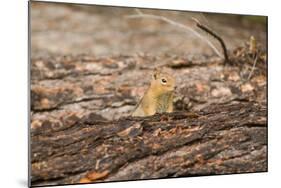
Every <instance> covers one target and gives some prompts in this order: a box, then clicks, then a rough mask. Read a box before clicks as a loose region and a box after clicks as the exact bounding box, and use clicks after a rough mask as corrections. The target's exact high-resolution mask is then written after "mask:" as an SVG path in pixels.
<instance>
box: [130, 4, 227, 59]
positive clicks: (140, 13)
mask: <svg viewBox="0 0 281 188" xmlns="http://www.w3.org/2000/svg"><path fill="white" fill-rule="evenodd" d="M137 12H138V14H134V15H129V16H126V18H129V19H135V18H150V19H155V20H161V21H164V22H166V23H169V24H171V25H173V26H176V27H179V28H181V29H184V30H185V31H187V32H189V33H190V32H191V33H192V34H194V35H195V36H197V37H198V38H200V39H202V40H203V41H204V42H206V43H207V44H208V45H209V46H210V47H211V48H212V49H213V50H214V52H215V53H216V54H217V55H218V56H219V57H221V58H223V55H222V54H221V53H220V51H219V50H218V49H217V48H216V47H215V46H214V45H213V44H212V42H211V41H210V40H208V39H207V38H204V37H203V36H202V35H201V34H200V33H198V32H197V31H195V30H194V29H192V28H191V27H188V26H186V25H183V24H181V23H178V22H176V21H173V20H171V19H168V18H166V17H164V16H157V15H153V14H144V13H142V12H141V11H140V10H138V9H137Z"/></svg>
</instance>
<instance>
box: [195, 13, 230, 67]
mask: <svg viewBox="0 0 281 188" xmlns="http://www.w3.org/2000/svg"><path fill="white" fill-rule="evenodd" d="M193 20H194V21H195V22H196V26H197V27H198V28H200V29H202V30H203V31H205V32H207V33H209V34H210V35H211V36H213V37H214V38H215V39H217V40H218V41H219V42H220V44H221V47H222V49H223V54H224V63H227V62H229V58H228V54H227V49H226V46H225V43H224V41H223V39H222V38H221V37H220V36H219V35H218V34H216V33H215V32H214V31H212V30H211V29H209V28H207V27H206V26H204V25H203V24H201V23H200V22H199V21H198V20H197V19H195V18H193Z"/></svg>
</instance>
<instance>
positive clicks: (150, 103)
mask: <svg viewBox="0 0 281 188" xmlns="http://www.w3.org/2000/svg"><path fill="white" fill-rule="evenodd" d="M174 89H175V78H174V77H173V76H171V75H170V74H168V73H167V72H163V71H162V72H161V71H159V70H155V71H154V73H153V77H152V81H151V83H150V86H149V88H148V90H147V91H146V92H145V94H144V96H143V98H142V99H141V101H140V102H139V104H138V105H137V107H136V109H135V111H134V112H133V113H132V116H151V115H153V114H155V113H163V112H172V111H173V91H174Z"/></svg>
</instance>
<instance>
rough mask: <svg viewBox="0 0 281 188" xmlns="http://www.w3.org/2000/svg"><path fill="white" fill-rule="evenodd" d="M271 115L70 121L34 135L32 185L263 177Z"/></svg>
mask: <svg viewBox="0 0 281 188" xmlns="http://www.w3.org/2000/svg"><path fill="white" fill-rule="evenodd" d="M266 113H267V111H266V107H265V106H263V105H261V104H256V103H251V102H232V103H229V104H221V105H213V106H209V107H208V108H205V109H204V110H201V111H199V112H196V113H187V112H174V113H172V114H157V115H155V116H152V117H147V118H132V117H126V118H121V119H119V120H118V121H103V120H99V119H98V118H96V117H93V115H92V116H91V115H90V116H87V117H84V118H83V121H79V122H76V120H78V118H77V117H75V116H70V117H68V118H66V120H65V121H66V122H68V123H65V124H64V125H63V126H61V127H59V128H56V127H55V126H54V125H52V124H50V125H49V126H44V128H43V127H42V129H38V130H34V131H32V133H31V137H32V139H31V144H32V182H33V183H32V184H33V185H52V184H54V185H55V184H69V183H79V182H81V183H83V182H94V181H116V180H133V179H149V178H164V177H180V176H194V175H209V174H228V173H244V172H264V171H267V121H266V118H265V117H266ZM77 123H78V124H77ZM53 126H54V127H53Z"/></svg>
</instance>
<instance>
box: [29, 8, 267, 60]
mask: <svg viewBox="0 0 281 188" xmlns="http://www.w3.org/2000/svg"><path fill="white" fill-rule="evenodd" d="M140 10H141V11H142V12H143V13H148V14H154V15H160V16H164V17H166V18H168V19H171V20H174V21H176V22H179V23H181V24H184V25H187V26H189V27H191V28H194V29H195V30H197V31H198V32H201V31H200V30H198V28H196V26H195V25H194V21H193V20H192V17H194V18H196V19H198V20H200V22H201V23H203V24H205V25H207V26H208V27H210V28H211V29H213V30H214V31H215V32H217V33H218V34H219V35H220V36H221V37H222V38H223V39H224V40H225V42H226V44H227V47H228V49H229V50H232V49H233V48H234V47H236V46H239V45H240V46H241V45H243V43H244V42H245V41H246V40H248V39H249V38H250V36H251V35H253V36H255V38H256V39H257V41H259V42H260V43H262V44H265V43H266V17H263V16H245V15H230V14H209V13H200V12H185V11H170V10H151V9H140ZM132 14H137V11H136V10H135V9H134V8H123V7H122V8H121V7H108V6H94V5H93V6H89V5H77V4H64V3H40V2H31V36H32V37H31V47H32V55H37V54H38V53H39V54H40V53H55V54H81V53H90V54H93V55H96V56H106V55H118V54H123V55H128V54H130V55H131V54H134V53H141V52H143V53H151V54H155V55H157V54H159V53H160V54H163V53H171V54H177V55H181V54H183V53H185V54H186V53H190V54H213V51H212V49H211V48H210V47H209V46H208V45H207V44H206V43H205V42H204V41H202V40H201V39H200V38H198V37H197V36H195V35H194V34H192V33H188V32H186V31H185V30H183V29H181V28H178V27H175V26H173V25H170V24H168V23H165V22H163V21H161V20H155V19H149V18H138V19H128V18H127V17H126V16H128V15H132ZM204 34H205V33H204ZM209 39H210V40H213V38H212V37H209ZM212 42H213V43H215V44H216V46H217V48H218V49H220V46H219V44H217V43H216V42H217V41H215V40H213V41H212Z"/></svg>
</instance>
